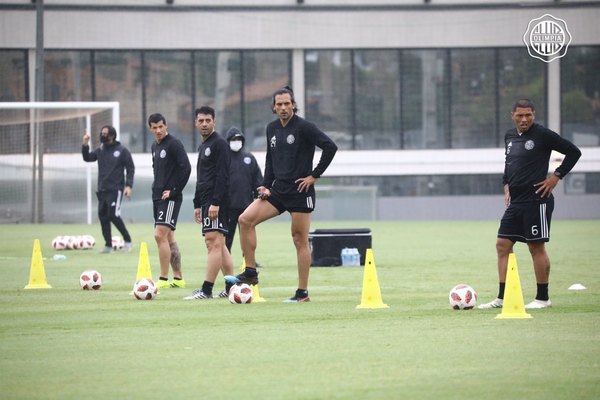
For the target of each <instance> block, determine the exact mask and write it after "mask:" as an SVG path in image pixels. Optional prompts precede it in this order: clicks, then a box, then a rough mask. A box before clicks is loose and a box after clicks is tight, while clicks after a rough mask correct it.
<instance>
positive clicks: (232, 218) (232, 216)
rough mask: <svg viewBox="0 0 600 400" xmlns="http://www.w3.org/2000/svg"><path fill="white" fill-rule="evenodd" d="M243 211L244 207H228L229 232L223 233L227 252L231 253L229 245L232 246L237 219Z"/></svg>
mask: <svg viewBox="0 0 600 400" xmlns="http://www.w3.org/2000/svg"><path fill="white" fill-rule="evenodd" d="M243 212H244V209H239V208H230V209H229V226H228V229H229V232H227V235H225V246H227V249H228V250H229V252H230V253H231V246H233V238H234V237H235V230H236V229H237V226H238V219H239V218H240V215H242V213H243Z"/></svg>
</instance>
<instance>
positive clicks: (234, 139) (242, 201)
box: [225, 127, 263, 253]
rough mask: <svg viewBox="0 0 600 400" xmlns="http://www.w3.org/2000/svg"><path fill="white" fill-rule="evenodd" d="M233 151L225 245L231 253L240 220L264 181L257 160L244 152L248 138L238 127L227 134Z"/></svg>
mask: <svg viewBox="0 0 600 400" xmlns="http://www.w3.org/2000/svg"><path fill="white" fill-rule="evenodd" d="M225 138H226V139H227V141H228V142H229V148H230V149H231V163H230V165H229V182H230V184H229V198H230V202H229V232H228V233H227V235H226V236H225V244H226V246H227V248H228V249H229V252H230V253H231V247H232V245H233V238H234V237H235V231H236V229H237V225H238V218H239V217H240V215H241V214H242V213H243V212H244V210H245V209H246V207H248V206H249V205H250V204H251V203H252V202H253V201H254V199H255V198H256V196H257V194H258V193H257V191H256V189H257V188H258V187H259V186H260V185H261V183H262V180H263V175H262V172H261V171H260V167H259V166H258V162H256V158H255V157H254V155H253V154H252V153H250V152H249V151H245V150H244V145H245V142H246V138H245V136H244V134H243V133H242V131H240V130H239V129H238V128H236V127H232V128H229V130H228V131H227V133H225Z"/></svg>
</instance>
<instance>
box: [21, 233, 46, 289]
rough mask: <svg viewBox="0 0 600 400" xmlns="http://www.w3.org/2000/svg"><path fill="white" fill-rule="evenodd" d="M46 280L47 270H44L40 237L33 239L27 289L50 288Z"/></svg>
mask: <svg viewBox="0 0 600 400" xmlns="http://www.w3.org/2000/svg"><path fill="white" fill-rule="evenodd" d="M50 288H52V286H50V285H48V282H47V281H46V272H45V271H44V260H43V259H42V250H41V248H40V241H39V239H35V240H34V241H33V253H32V255H31V268H30V269H29V284H28V285H27V286H25V289H50Z"/></svg>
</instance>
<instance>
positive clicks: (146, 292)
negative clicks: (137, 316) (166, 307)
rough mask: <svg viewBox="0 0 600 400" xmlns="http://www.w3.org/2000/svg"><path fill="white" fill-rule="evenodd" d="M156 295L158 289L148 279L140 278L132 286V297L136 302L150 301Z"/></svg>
mask: <svg viewBox="0 0 600 400" xmlns="http://www.w3.org/2000/svg"><path fill="white" fill-rule="evenodd" d="M157 294H158V289H157V288H156V285H155V284H154V281H153V280H152V279H150V278H142V279H140V280H139V281H137V282H136V283H135V285H133V295H134V296H135V298H136V299H138V300H152V299H154V298H155V297H156V295H157Z"/></svg>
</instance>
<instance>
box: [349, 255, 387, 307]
mask: <svg viewBox="0 0 600 400" xmlns="http://www.w3.org/2000/svg"><path fill="white" fill-rule="evenodd" d="M356 308H389V306H388V305H387V304H384V303H383V301H382V299H381V289H380V288H379V280H378V279H377V271H376V270H375V259H374V258H373V250H372V249H367V254H366V257H365V270H364V271H363V287H362V297H361V301H360V304H359V305H358V306H356Z"/></svg>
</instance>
